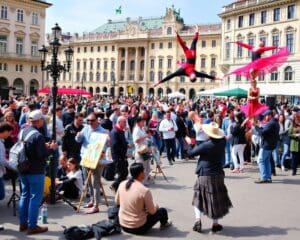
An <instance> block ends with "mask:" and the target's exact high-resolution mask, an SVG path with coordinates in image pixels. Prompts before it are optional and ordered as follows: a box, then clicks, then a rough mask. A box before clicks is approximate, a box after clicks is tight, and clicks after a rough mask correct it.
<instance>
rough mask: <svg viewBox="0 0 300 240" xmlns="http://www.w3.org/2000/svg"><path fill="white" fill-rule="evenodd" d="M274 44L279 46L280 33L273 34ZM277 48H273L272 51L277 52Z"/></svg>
mask: <svg viewBox="0 0 300 240" xmlns="http://www.w3.org/2000/svg"><path fill="white" fill-rule="evenodd" d="M272 46H279V35H273V36H272ZM276 52H277V49H273V50H272V53H276Z"/></svg>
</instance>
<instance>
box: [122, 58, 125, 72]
mask: <svg viewBox="0 0 300 240" xmlns="http://www.w3.org/2000/svg"><path fill="white" fill-rule="evenodd" d="M124 70H125V61H124V60H123V61H122V62H121V71H124Z"/></svg>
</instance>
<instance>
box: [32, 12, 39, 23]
mask: <svg viewBox="0 0 300 240" xmlns="http://www.w3.org/2000/svg"><path fill="white" fill-rule="evenodd" d="M31 24H32V25H38V24H39V15H38V13H36V12H33V13H32V16H31Z"/></svg>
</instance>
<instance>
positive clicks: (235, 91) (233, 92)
mask: <svg viewBox="0 0 300 240" xmlns="http://www.w3.org/2000/svg"><path fill="white" fill-rule="evenodd" d="M247 95H248V92H247V91H246V90H245V89H242V88H232V89H228V90H225V91H220V92H216V93H214V96H227V97H247Z"/></svg>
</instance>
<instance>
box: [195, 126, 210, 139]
mask: <svg viewBox="0 0 300 240" xmlns="http://www.w3.org/2000/svg"><path fill="white" fill-rule="evenodd" d="M194 129H195V133H196V141H206V140H207V136H206V134H205V132H204V131H203V129H202V126H199V125H198V124H194Z"/></svg>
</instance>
